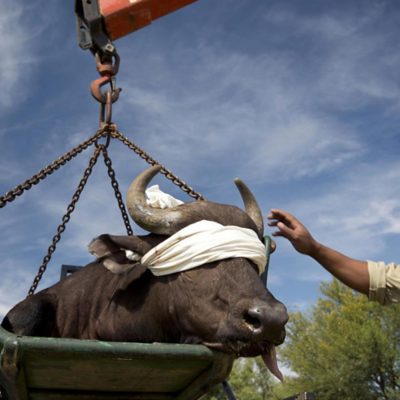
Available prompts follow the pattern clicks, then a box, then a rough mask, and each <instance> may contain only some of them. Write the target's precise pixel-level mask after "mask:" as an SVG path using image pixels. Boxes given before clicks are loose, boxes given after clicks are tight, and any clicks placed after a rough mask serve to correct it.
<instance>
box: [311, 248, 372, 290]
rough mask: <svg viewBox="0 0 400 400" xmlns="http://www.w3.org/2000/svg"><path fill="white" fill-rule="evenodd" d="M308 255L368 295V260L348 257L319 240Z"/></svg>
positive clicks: (340, 278)
mask: <svg viewBox="0 0 400 400" xmlns="http://www.w3.org/2000/svg"><path fill="white" fill-rule="evenodd" d="M308 255H309V256H310V257H312V258H313V259H314V260H315V261H317V262H318V263H319V264H321V265H322V266H323V267H324V268H325V269H326V270H327V271H328V272H330V273H331V274H332V275H333V276H334V277H335V278H337V279H339V280H340V281H341V282H343V283H344V284H345V285H347V286H349V287H350V288H352V289H354V290H357V291H358V292H360V293H364V294H366V295H368V292H369V274H368V265H367V262H366V261H359V260H355V259H353V258H350V257H347V256H345V255H344V254H342V253H339V252H338V251H336V250H333V249H330V248H329V247H327V246H324V245H323V244H320V243H318V242H315V246H314V247H313V249H312V251H310V253H309V254H308Z"/></svg>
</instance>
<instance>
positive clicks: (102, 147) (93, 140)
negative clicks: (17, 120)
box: [0, 123, 204, 296]
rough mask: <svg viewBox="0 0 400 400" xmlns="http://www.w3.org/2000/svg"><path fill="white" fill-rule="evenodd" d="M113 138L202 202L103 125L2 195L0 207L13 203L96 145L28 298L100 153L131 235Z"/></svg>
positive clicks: (135, 147)
mask: <svg viewBox="0 0 400 400" xmlns="http://www.w3.org/2000/svg"><path fill="white" fill-rule="evenodd" d="M102 137H104V138H105V139H106V142H105V144H100V143H99V139H101V138H102ZM111 138H115V139H118V140H119V141H121V142H122V143H123V144H125V145H126V146H127V147H128V148H129V149H131V150H133V151H134V152H135V153H136V154H137V155H139V156H140V157H141V158H142V159H143V160H145V161H146V162H147V163H148V164H150V165H160V166H161V170H160V172H161V173H162V174H163V175H164V176H165V177H166V178H167V179H169V180H170V181H171V182H172V183H173V184H175V185H176V186H178V187H179V188H180V189H181V190H182V191H184V192H185V193H186V194H188V195H189V196H190V197H192V198H194V199H197V200H204V197H203V196H202V195H201V194H200V193H198V192H196V191H195V190H194V189H193V188H191V187H190V186H189V185H188V184H187V183H186V182H184V181H183V180H181V179H180V178H178V177H177V176H176V175H174V174H173V173H172V172H171V171H170V170H169V169H167V168H165V167H164V166H163V165H161V164H160V163H159V162H157V161H156V160H154V158H152V157H151V156H150V155H149V154H147V153H146V152H145V151H144V150H143V149H141V148H140V147H139V146H137V145H136V144H135V143H133V142H131V141H130V140H129V139H128V138H127V137H125V136H124V135H123V134H122V133H121V132H119V131H118V130H117V128H116V126H115V125H114V124H109V123H107V124H105V125H104V126H102V127H101V128H100V129H99V130H98V131H97V132H96V133H95V134H94V135H93V136H92V137H90V138H89V139H88V140H86V141H84V142H83V143H81V144H80V145H78V146H76V147H74V148H73V149H72V150H70V151H69V152H67V153H65V154H64V155H62V156H61V157H59V158H57V159H56V160H55V161H53V162H52V163H51V164H49V165H47V166H46V167H45V168H43V169H42V170H40V171H39V172H38V173H36V174H35V175H33V176H32V177H31V178H29V179H27V180H26V181H25V182H23V183H22V184H20V185H18V186H16V187H15V188H14V189H12V190H10V191H9V192H7V193H6V194H5V195H4V196H1V197H0V208H3V207H5V206H6V205H7V204H8V203H11V202H12V201H14V200H15V199H16V198H17V197H18V196H21V195H22V194H23V193H24V192H25V191H27V190H29V189H31V188H32V186H34V185H37V184H38V183H40V182H41V181H42V180H44V179H45V178H46V177H47V176H49V175H51V174H53V173H54V172H55V171H56V170H58V169H59V168H60V167H61V166H63V165H65V164H66V163H67V162H69V161H70V160H72V159H73V158H74V157H76V156H77V155H78V154H79V153H81V152H82V151H84V150H86V149H87V148H88V147H89V146H91V145H93V144H95V146H96V149H95V151H94V154H93V156H92V157H91V159H90V161H89V165H88V167H87V168H86V169H85V172H84V174H83V177H82V179H81V180H80V182H79V185H78V188H77V190H76V191H75V193H74V195H73V196H72V200H71V203H70V204H69V205H68V207H67V212H66V213H65V214H64V216H63V217H62V222H61V224H60V225H59V226H58V227H57V232H56V234H55V235H54V236H53V238H52V242H51V245H50V246H49V247H48V250H47V254H46V256H45V257H44V258H43V261H42V264H41V265H40V267H39V270H38V273H37V274H36V276H35V278H34V280H33V283H32V286H31V287H30V289H29V292H28V296H31V295H33V294H34V293H35V290H36V289H37V286H38V284H39V282H40V280H41V278H42V276H43V274H44V272H45V271H46V268H47V265H48V263H49V262H50V259H51V257H52V255H53V253H54V251H55V250H56V246H57V243H58V242H59V241H60V240H61V235H62V233H63V232H64V231H65V229H66V224H67V223H68V222H69V220H70V218H71V214H72V213H73V211H74V210H75V206H76V203H77V202H78V200H79V198H80V195H81V193H82V191H83V189H84V187H85V185H86V182H87V180H88V178H89V176H90V174H91V173H92V170H93V167H94V165H95V164H96V162H97V160H98V157H99V155H100V153H102V154H103V158H104V163H105V165H106V167H107V172H108V175H109V177H110V179H111V185H112V187H113V189H114V194H115V197H116V199H117V202H118V206H119V209H120V211H121V215H122V219H123V221H124V224H125V228H126V231H127V234H128V235H133V230H132V227H131V225H130V222H129V217H128V214H127V212H126V208H125V205H124V202H123V199H122V195H121V192H120V190H119V185H118V182H117V179H116V176H115V171H114V169H113V167H112V162H111V159H110V157H109V155H108V152H107V147H108V145H109V143H110V139H111Z"/></svg>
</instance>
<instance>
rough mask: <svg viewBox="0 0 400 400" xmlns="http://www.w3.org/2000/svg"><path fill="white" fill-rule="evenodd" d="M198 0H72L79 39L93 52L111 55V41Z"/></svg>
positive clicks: (112, 51) (81, 44) (80, 42)
mask: <svg viewBox="0 0 400 400" xmlns="http://www.w3.org/2000/svg"><path fill="white" fill-rule="evenodd" d="M195 1H197V0H75V13H76V16H77V25H78V42H79V45H80V46H81V47H82V48H83V49H90V50H91V51H92V52H93V53H97V52H100V53H102V54H109V55H112V54H114V53H115V47H114V44H113V43H112V41H113V40H116V39H119V38H121V37H123V36H126V35H128V34H129V33H131V32H134V31H137V30H138V29H141V28H143V27H145V26H147V25H149V24H151V22H152V21H154V20H155V19H157V18H161V17H163V16H164V15H167V14H169V13H172V12H174V11H176V10H178V9H180V8H182V7H184V6H186V5H189V4H191V3H194V2H195Z"/></svg>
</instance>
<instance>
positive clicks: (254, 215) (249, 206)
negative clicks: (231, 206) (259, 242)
mask: <svg viewBox="0 0 400 400" xmlns="http://www.w3.org/2000/svg"><path fill="white" fill-rule="evenodd" d="M235 184H236V186H237V188H238V189H239V192H240V195H241V196H242V199H243V204H244V207H245V210H246V213H247V215H248V216H249V217H250V218H251V219H252V220H253V222H254V223H255V224H256V227H257V230H258V234H259V236H260V237H262V236H263V235H264V220H263V215H262V212H261V209H260V207H259V205H258V203H257V200H256V199H255V197H254V196H253V193H251V191H250V189H249V188H248V187H247V186H246V184H245V183H244V182H243V181H242V180H240V179H239V178H236V179H235Z"/></svg>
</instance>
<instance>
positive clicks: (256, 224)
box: [2, 166, 288, 375]
mask: <svg viewBox="0 0 400 400" xmlns="http://www.w3.org/2000/svg"><path fill="white" fill-rule="evenodd" d="M159 170H160V167H159V166H155V167H152V168H149V169H147V170H145V171H144V172H142V173H141V174H140V175H138V176H137V177H136V178H135V179H134V181H133V182H132V184H131V185H130V187H129V190H128V194H127V207H128V211H129V213H130V215H131V216H132V218H133V219H134V221H135V222H136V223H137V224H138V225H140V226H141V227H142V228H144V229H145V230H147V231H149V232H151V233H150V234H148V235H143V236H135V235H132V236H113V235H109V234H103V235H101V236H99V237H97V238H96V239H94V240H93V241H92V243H91V244H90V245H89V250H90V251H91V253H92V254H94V255H95V256H96V257H97V259H96V260H95V261H94V262H92V263H90V264H88V265H87V266H86V267H84V268H81V269H80V270H79V271H78V272H75V273H74V274H71V275H70V276H68V277H67V278H65V279H63V280H62V281H60V282H58V283H56V284H55V285H53V286H51V287H49V288H47V289H44V290H42V291H40V292H38V293H36V294H34V295H32V296H29V297H27V298H26V299H25V300H23V301H22V302H20V303H19V304H17V305H16V306H15V307H14V308H13V309H12V310H11V311H9V313H8V314H7V315H6V317H5V318H4V320H3V322H2V326H3V328H5V329H7V330H8V331H10V332H13V333H15V334H17V335H28V336H42V337H62V338H80V339H98V340H108V341H130V342H147V343H151V342H166V343H190V344H204V345H206V346H208V347H209V348H212V349H216V350H220V351H223V352H229V353H234V354H235V355H236V356H244V357H253V356H257V355H262V356H263V359H264V361H265V362H266V364H267V366H268V367H269V369H270V370H271V371H272V372H273V373H275V375H279V374H280V373H279V370H277V365H276V357H275V346H277V345H280V344H281V343H282V342H283V341H284V338H285V324H286V322H287V320H288V315H287V311H286V308H285V306H284V305H283V304H282V303H281V302H279V301H278V300H276V299H275V298H274V296H273V295H272V294H271V293H270V292H269V291H268V290H267V289H266V288H265V285H264V284H263V282H262V280H261V279H260V276H259V271H258V268H257V266H256V264H255V263H254V262H253V261H251V260H250V259H248V258H245V257H242V256H238V257H230V258H226V259H222V260H217V261H212V262H207V263H205V264H203V265H200V266H197V267H196V268H193V269H190V270H183V271H181V272H175V273H171V274H167V275H157V274H154V273H152V272H151V271H150V270H149V268H147V266H146V265H144V264H143V263H141V262H140V260H139V259H140V257H142V256H143V255H145V254H146V253H148V252H149V251H150V250H151V249H153V248H154V247H155V246H157V245H159V244H160V243H163V242H164V241H165V240H167V239H168V238H169V237H170V236H171V235H174V234H176V233H177V232H179V231H181V230H182V229H183V228H185V227H188V226H191V225H192V224H195V223H197V222H199V221H203V220H205V221H211V222H214V223H218V224H221V225H222V226H224V227H226V226H235V227H240V228H246V230H250V231H252V232H251V233H252V234H253V235H254V236H255V238H256V241H259V242H260V243H261V240H262V237H263V230H264V227H263V217H262V214H261V211H260V209H259V206H258V204H257V202H256V200H255V198H254V196H253V195H252V193H251V192H250V190H249V189H248V188H247V186H246V185H245V184H244V183H243V182H242V181H240V180H236V181H235V183H236V185H237V187H238V189H239V191H240V193H241V196H242V198H243V202H244V205H245V210H246V211H243V210H241V209H240V208H238V207H235V206H232V205H226V204H218V203H214V202H210V201H206V200H200V201H194V202H191V203H185V204H182V205H178V206H175V207H172V208H167V209H159V208H153V207H151V206H149V205H148V204H147V202H146V195H145V190H146V188H147V186H148V184H149V183H150V181H151V180H152V179H153V177H154V176H155V175H156V174H157V173H158V172H159ZM253 232H254V233H253ZM208 241H209V243H210V246H211V247H212V238H210V239H209V240H208ZM128 253H129V254H134V255H136V256H138V260H135V259H134V258H132V257H128Z"/></svg>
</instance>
